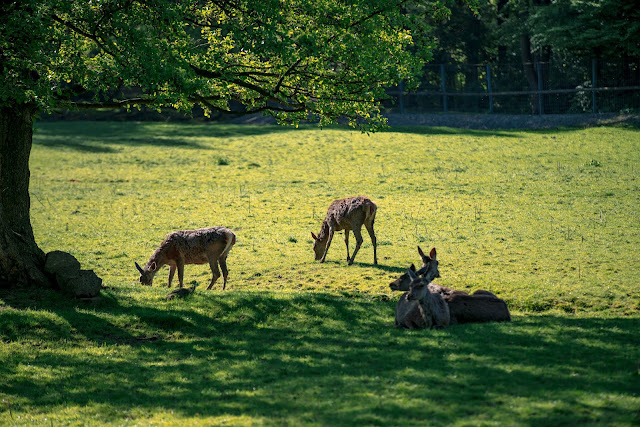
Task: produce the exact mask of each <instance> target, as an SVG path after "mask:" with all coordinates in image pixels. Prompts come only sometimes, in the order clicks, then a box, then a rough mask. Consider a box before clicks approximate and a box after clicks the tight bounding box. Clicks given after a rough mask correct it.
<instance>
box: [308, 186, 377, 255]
mask: <svg viewBox="0 0 640 427" xmlns="http://www.w3.org/2000/svg"><path fill="white" fill-rule="evenodd" d="M377 209H378V207H377V206H376V204H375V203H373V202H372V201H371V199H369V198H368V197H364V196H357V197H350V198H346V199H338V200H335V201H334V202H333V203H331V205H329V209H328V210H327V216H326V217H325V219H324V220H323V221H322V225H321V227H320V233H318V235H317V236H316V235H315V234H313V232H311V237H313V251H314V252H315V259H316V261H320V262H321V263H322V262H324V261H325V259H326V258H327V252H328V251H329V246H330V245H331V240H332V239H333V235H334V233H335V232H336V231H340V230H344V243H345V245H346V246H347V263H348V264H349V265H352V264H353V261H354V260H355V258H356V254H357V253H358V251H359V250H360V246H361V245H362V233H361V230H362V226H363V225H364V227H365V228H366V229H367V231H368V232H369V237H371V243H372V244H373V263H374V264H376V265H377V264H378V255H377V243H376V233H375V231H374V230H373V224H374V222H375V219H376V211H377ZM350 230H351V231H353V235H354V236H355V238H356V247H355V249H354V250H353V255H351V256H349V231H350Z"/></svg>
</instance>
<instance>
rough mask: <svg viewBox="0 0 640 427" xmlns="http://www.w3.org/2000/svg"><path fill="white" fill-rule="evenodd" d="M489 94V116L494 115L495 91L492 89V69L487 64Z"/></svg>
mask: <svg viewBox="0 0 640 427" xmlns="http://www.w3.org/2000/svg"><path fill="white" fill-rule="evenodd" d="M487 92H489V114H493V91H492V89H491V67H490V66H489V64H487Z"/></svg>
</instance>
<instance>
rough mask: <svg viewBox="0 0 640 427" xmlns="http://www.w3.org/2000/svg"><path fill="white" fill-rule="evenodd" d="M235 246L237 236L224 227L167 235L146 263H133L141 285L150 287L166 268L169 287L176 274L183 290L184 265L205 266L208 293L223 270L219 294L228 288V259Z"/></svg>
mask: <svg viewBox="0 0 640 427" xmlns="http://www.w3.org/2000/svg"><path fill="white" fill-rule="evenodd" d="M235 243H236V235H235V234H234V233H233V232H232V231H231V230H229V229H228V228H225V227H210V228H200V229H198V230H182V231H174V232H173V233H169V234H167V237H165V239H164V240H163V241H162V243H161V244H160V246H159V247H158V249H156V251H155V252H154V253H153V255H151V258H149V261H147V264H146V265H145V266H144V268H142V267H140V265H138V263H137V262H136V263H135V265H136V268H137V269H138V271H139V272H140V283H142V284H143V285H148V286H151V284H152V283H153V276H155V274H156V273H157V272H158V270H159V269H160V267H162V266H163V265H168V266H169V285H168V287H169V288H170V287H171V281H172V280H173V276H174V274H175V272H176V269H177V270H178V281H179V282H180V287H181V288H182V286H183V276H184V266H185V264H205V263H209V266H210V267H211V273H212V274H213V277H212V278H211V283H210V284H209V286H208V287H207V289H211V288H212V287H213V285H214V283H215V282H216V280H218V278H219V277H220V270H219V269H218V264H219V265H220V269H222V278H223V283H222V290H224V289H225V287H226V286H227V276H228V274H229V271H228V270H227V255H229V251H230V250H231V248H232V247H233V245H234V244H235Z"/></svg>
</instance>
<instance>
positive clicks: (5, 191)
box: [0, 104, 50, 287]
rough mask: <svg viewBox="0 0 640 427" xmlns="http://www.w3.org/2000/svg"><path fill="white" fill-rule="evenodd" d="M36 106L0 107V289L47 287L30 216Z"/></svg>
mask: <svg viewBox="0 0 640 427" xmlns="http://www.w3.org/2000/svg"><path fill="white" fill-rule="evenodd" d="M35 112H36V109H35V107H33V106H30V105H26V104H15V105H13V106H8V107H2V108H0V286H4V287H7V286H14V285H17V284H21V285H29V286H46V285H49V284H50V282H49V280H48V279H47V278H46V276H45V274H44V258H45V257H44V252H43V251H42V250H41V249H40V248H39V247H38V245H37V244H36V241H35V238H34V236H33V229H32V228H31V218H30V216H29V209H30V198H29V155H30V154H31V143H32V136H33V116H34V114H35Z"/></svg>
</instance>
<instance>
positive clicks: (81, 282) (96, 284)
mask: <svg viewBox="0 0 640 427" xmlns="http://www.w3.org/2000/svg"><path fill="white" fill-rule="evenodd" d="M44 270H45V272H46V273H47V274H48V275H49V276H50V277H51V278H52V279H54V280H55V282H56V283H57V284H58V286H59V287H60V289H62V290H63V291H64V292H67V293H69V294H71V295H73V296H74V297H76V298H95V297H98V296H99V295H100V290H101V289H102V279H101V278H99V277H98V276H97V275H96V273H95V272H94V271H93V270H81V268H80V263H79V262H78V260H77V259H76V258H75V257H74V256H73V255H71V254H69V253H66V252H62V251H53V252H49V253H48V254H47V257H46V260H45V265H44Z"/></svg>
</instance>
